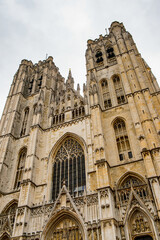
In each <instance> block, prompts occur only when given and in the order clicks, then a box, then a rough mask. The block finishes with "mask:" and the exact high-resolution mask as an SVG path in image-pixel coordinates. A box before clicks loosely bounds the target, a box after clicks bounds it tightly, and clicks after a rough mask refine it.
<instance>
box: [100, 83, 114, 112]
mask: <svg viewBox="0 0 160 240" xmlns="http://www.w3.org/2000/svg"><path fill="white" fill-rule="evenodd" d="M101 88H102V94H103V102H104V108H105V109H107V108H110V107H112V102H111V97H110V93H109V88H108V82H107V80H106V79H104V80H102V82H101Z"/></svg>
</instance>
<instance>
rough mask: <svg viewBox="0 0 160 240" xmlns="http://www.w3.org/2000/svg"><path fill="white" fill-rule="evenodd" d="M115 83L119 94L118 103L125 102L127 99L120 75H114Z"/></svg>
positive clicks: (117, 94)
mask: <svg viewBox="0 0 160 240" xmlns="http://www.w3.org/2000/svg"><path fill="white" fill-rule="evenodd" d="M113 83H114V88H115V92H116V96H117V103H118V104H122V103H125V101H126V100H125V96H124V91H123V87H122V83H121V80H120V78H119V76H117V75H115V76H114V77H113Z"/></svg>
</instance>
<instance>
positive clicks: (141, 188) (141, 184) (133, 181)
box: [117, 175, 149, 204]
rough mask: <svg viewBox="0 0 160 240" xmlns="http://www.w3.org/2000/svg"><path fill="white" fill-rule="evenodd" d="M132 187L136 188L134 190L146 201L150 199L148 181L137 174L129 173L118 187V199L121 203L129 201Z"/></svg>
mask: <svg viewBox="0 0 160 240" xmlns="http://www.w3.org/2000/svg"><path fill="white" fill-rule="evenodd" d="M131 189H132V190H134V192H135V193H136V194H137V195H138V196H139V197H140V198H141V199H143V200H144V201H145V200H147V199H148V197H149V188H148V185H147V184H146V182H145V181H144V180H142V179H140V178H138V177H137V176H134V175H129V176H127V177H126V178H125V179H124V180H123V181H122V183H121V184H120V185H119V186H118V189H117V194H118V196H117V197H118V201H119V202H120V203H121V204H125V203H127V202H128V200H129V197H130V194H131Z"/></svg>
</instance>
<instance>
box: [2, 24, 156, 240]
mask: <svg viewBox="0 0 160 240" xmlns="http://www.w3.org/2000/svg"><path fill="white" fill-rule="evenodd" d="M86 70H87V81H86V84H84V86H83V96H81V94H80V87H79V85H77V90H75V88H74V78H73V77H72V73H71V70H69V74H68V78H67V80H66V81H65V80H64V78H63V77H62V76H61V74H60V73H59V70H58V68H57V67H56V66H55V64H54V62H53V58H52V57H49V58H48V59H47V60H45V61H43V62H42V61H39V62H38V64H33V63H32V62H31V61H27V60H23V61H22V62H21V64H20V66H19V69H18V71H17V72H16V74H15V76H14V79H13V83H12V85H11V89H10V92H9V95H8V98H7V101H6V105H5V108H4V112H3V115H2V119H1V122H0V158H1V160H0V203H1V204H0V239H3V240H8V239H16V240H22V239H23V240H31V239H34V240H39V239H42V240H44V239H45V240H46V239H47V240H50V239H52V240H63V239H65V240H82V239H83V240H105V239H108V240H111V239H112V240H113V239H114V240H120V239H122V240H125V239H126V240H131V239H134V240H142V239H143V240H152V239H156V240H158V239H159V234H160V182H159V176H160V122H159V117H160V91H159V86H158V84H157V81H156V79H155V77H154V75H153V74H152V72H151V69H150V68H149V66H148V65H147V64H146V62H145V61H144V60H143V58H142V57H141V55H140V53H139V52H138V50H137V47H136V44H135V43H134V41H133V38H132V36H131V34H130V33H129V32H127V31H126V30H125V27H124V25H123V24H122V23H119V22H113V23H112V24H111V27H110V28H109V34H108V35H105V36H102V35H100V36H99V38H98V39H95V40H88V42H87V50H86Z"/></svg>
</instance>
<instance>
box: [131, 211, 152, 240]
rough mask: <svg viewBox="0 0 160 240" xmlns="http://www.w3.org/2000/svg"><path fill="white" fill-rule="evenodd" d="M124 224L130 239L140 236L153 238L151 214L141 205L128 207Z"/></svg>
mask: <svg viewBox="0 0 160 240" xmlns="http://www.w3.org/2000/svg"><path fill="white" fill-rule="evenodd" d="M126 226H127V231H128V235H129V238H130V239H133V240H134V239H136V238H137V237H142V236H151V238H152V239H155V229H154V227H153V226H154V225H153V219H152V215H151V214H150V213H148V212H146V210H145V209H143V208H142V207H141V206H139V207H133V208H131V209H130V211H129V213H128V218H127V224H126Z"/></svg>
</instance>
